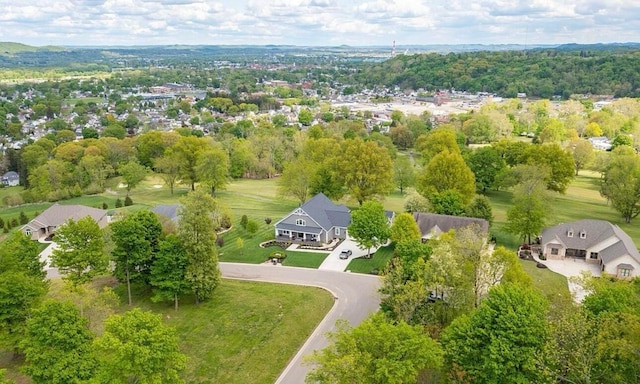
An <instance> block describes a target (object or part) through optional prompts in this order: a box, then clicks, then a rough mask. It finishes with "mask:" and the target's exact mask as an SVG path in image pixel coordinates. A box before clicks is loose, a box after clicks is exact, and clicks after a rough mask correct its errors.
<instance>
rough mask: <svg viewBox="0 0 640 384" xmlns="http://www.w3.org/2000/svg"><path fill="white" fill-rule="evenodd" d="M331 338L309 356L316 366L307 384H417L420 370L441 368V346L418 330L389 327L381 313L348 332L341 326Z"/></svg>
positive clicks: (401, 323) (418, 328) (408, 327)
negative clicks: (326, 345)
mask: <svg viewBox="0 0 640 384" xmlns="http://www.w3.org/2000/svg"><path fill="white" fill-rule="evenodd" d="M330 339H331V342H332V343H331V345H329V346H328V347H327V348H325V349H323V350H321V351H319V352H318V351H316V352H314V354H313V355H312V357H311V361H313V362H315V363H316V364H317V365H318V366H317V368H314V369H313V370H312V371H311V372H309V374H308V375H307V379H306V382H307V383H326V384H334V383H380V384H391V383H395V384H403V383H407V384H409V383H417V380H418V374H419V373H420V372H421V371H423V370H425V369H432V370H437V369H439V368H440V366H441V365H442V350H441V348H440V346H439V345H438V343H437V342H435V341H434V340H432V339H431V338H430V337H429V336H427V335H426V334H425V333H424V332H423V330H422V328H421V327H418V326H410V325H408V324H407V323H405V322H403V321H400V322H397V323H396V324H392V323H391V322H389V321H388V320H387V319H385V318H384V316H383V315H382V314H375V315H372V316H371V317H369V318H368V319H367V320H365V321H364V322H362V323H361V324H360V325H358V326H357V327H355V328H351V329H350V328H348V327H347V326H346V325H345V324H344V323H342V324H341V325H340V326H339V327H338V331H337V332H335V333H333V334H331V335H330Z"/></svg>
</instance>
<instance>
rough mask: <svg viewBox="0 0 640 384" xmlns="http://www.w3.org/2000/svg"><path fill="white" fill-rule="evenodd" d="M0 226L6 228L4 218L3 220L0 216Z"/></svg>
mask: <svg viewBox="0 0 640 384" xmlns="http://www.w3.org/2000/svg"><path fill="white" fill-rule="evenodd" d="M0 228H4V220H2V217H0Z"/></svg>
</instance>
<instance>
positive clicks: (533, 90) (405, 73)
mask: <svg viewBox="0 0 640 384" xmlns="http://www.w3.org/2000/svg"><path fill="white" fill-rule="evenodd" d="M639 59H640V51H638V50H623V49H619V50H615V51H603V50H588V51H587V50H560V49H556V50H532V51H526V52H525V51H508V52H473V53H450V54H448V55H440V54H435V53H430V54H422V55H412V56H405V55H400V56H397V57H395V58H393V59H391V60H388V61H386V62H383V63H380V64H376V65H373V66H367V67H365V68H363V69H362V71H360V72H359V73H358V74H357V80H358V81H359V82H362V83H363V84H366V85H367V86H370V87H374V86H383V85H384V86H399V87H400V88H411V89H419V88H423V89H425V90H437V89H441V88H446V89H450V88H454V89H457V90H466V91H470V92H480V91H486V92H493V93H497V94H498V95H501V96H504V97H515V96H516V94H517V93H519V92H525V93H527V95H528V96H538V97H542V98H551V97H552V96H554V95H561V96H562V97H563V98H568V97H569V96H570V95H571V94H612V95H615V96H618V97H623V96H629V97H637V96H639V95H640V86H639V83H638V81H639V80H638V79H639V77H638V74H639V67H638V64H637V63H638V60H639Z"/></svg>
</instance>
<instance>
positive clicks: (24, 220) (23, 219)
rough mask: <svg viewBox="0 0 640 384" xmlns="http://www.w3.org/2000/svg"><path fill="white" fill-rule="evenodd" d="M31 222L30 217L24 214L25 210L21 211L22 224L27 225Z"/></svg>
mask: <svg viewBox="0 0 640 384" xmlns="http://www.w3.org/2000/svg"><path fill="white" fill-rule="evenodd" d="M28 222H29V218H28V217H27V215H25V214H24V212H23V211H20V224H22V225H25V224H27V223H28Z"/></svg>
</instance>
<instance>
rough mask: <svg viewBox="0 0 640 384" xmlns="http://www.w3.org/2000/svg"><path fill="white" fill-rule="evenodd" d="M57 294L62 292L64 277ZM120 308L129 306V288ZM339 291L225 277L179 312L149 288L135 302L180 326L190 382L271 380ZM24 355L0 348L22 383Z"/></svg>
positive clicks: (0, 360) (0, 357)
mask: <svg viewBox="0 0 640 384" xmlns="http://www.w3.org/2000/svg"><path fill="white" fill-rule="evenodd" d="M50 291H51V295H53V296H54V297H57V298H59V299H60V298H62V297H63V296H62V294H61V293H60V292H61V282H60V281H59V280H57V281H54V282H53V284H52V287H51V290H50ZM119 293H120V296H121V303H123V304H122V305H121V306H120V307H119V308H117V312H124V311H126V310H128V308H129V307H128V306H127V305H126V304H124V303H125V302H126V295H125V293H124V290H122V292H119ZM333 302H334V300H333V296H332V295H331V294H329V292H327V291H324V290H322V289H319V288H312V287H298V286H292V285H285V284H268V283H255V282H246V281H236V280H226V279H223V280H222V283H221V284H220V286H219V287H218V288H217V289H216V291H215V293H214V297H213V299H211V300H209V301H206V302H204V303H201V304H200V305H198V306H195V305H194V304H193V302H192V298H191V297H185V298H183V300H182V301H181V305H180V309H179V310H178V311H177V312H176V311H174V310H173V305H172V304H170V303H160V304H158V303H152V302H151V301H150V300H149V297H148V294H144V293H142V294H141V293H139V292H138V294H137V295H136V299H135V303H136V305H137V306H139V307H141V308H142V309H145V310H151V311H153V312H154V313H158V314H161V315H162V317H163V319H164V323H165V324H167V325H170V326H173V327H175V329H176V333H177V336H178V340H179V345H180V349H181V351H182V352H183V353H185V354H186V355H187V357H188V360H187V369H186V371H185V374H184V378H185V379H186V381H187V382H189V383H228V384H234V383H237V384H270V383H273V382H275V379H276V378H277V376H278V375H279V373H280V372H281V371H282V370H283V369H284V367H285V366H286V365H287V363H288V362H289V359H291V357H292V356H293V355H294V354H295V352H296V351H297V349H298V348H300V346H301V345H302V344H303V343H304V341H305V340H306V339H307V338H308V337H309V335H310V334H311V333H312V332H313V330H314V329H315V327H316V326H317V324H319V322H320V321H321V320H322V318H323V317H324V316H325V314H326V313H327V312H328V311H329V309H330V308H331V306H332V305H333ZM21 363H22V361H20V360H17V361H14V360H11V358H10V354H8V353H1V352H0V367H6V368H8V375H7V376H8V377H10V378H13V379H15V380H17V382H18V383H19V384H22V383H29V382H30V381H29V379H28V378H27V377H25V376H23V375H22V374H21V373H19V372H18V366H19V365H20V364H21Z"/></svg>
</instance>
